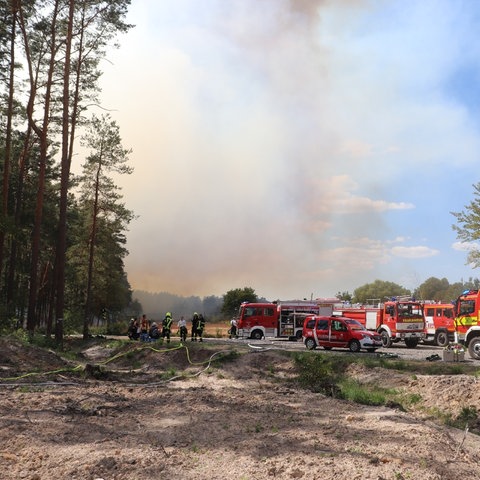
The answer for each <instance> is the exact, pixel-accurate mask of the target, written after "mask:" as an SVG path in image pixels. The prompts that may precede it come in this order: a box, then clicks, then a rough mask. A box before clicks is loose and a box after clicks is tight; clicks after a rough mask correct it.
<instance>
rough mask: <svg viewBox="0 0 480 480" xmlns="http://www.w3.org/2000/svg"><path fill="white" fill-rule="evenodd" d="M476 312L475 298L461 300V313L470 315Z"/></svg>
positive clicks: (459, 311)
mask: <svg viewBox="0 0 480 480" xmlns="http://www.w3.org/2000/svg"><path fill="white" fill-rule="evenodd" d="M474 312H475V300H460V308H459V309H458V313H459V315H468V314H470V313H474Z"/></svg>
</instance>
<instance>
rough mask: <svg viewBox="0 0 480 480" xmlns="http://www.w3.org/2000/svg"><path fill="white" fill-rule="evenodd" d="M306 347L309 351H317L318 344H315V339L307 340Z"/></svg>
mask: <svg viewBox="0 0 480 480" xmlns="http://www.w3.org/2000/svg"><path fill="white" fill-rule="evenodd" d="M305 346H306V347H307V348H308V349H309V350H315V348H316V347H317V344H316V343H315V340H314V339H313V338H307V339H306V340H305Z"/></svg>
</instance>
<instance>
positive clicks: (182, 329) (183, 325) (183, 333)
mask: <svg viewBox="0 0 480 480" xmlns="http://www.w3.org/2000/svg"><path fill="white" fill-rule="evenodd" d="M178 331H179V333H180V340H181V341H182V342H186V341H187V335H188V330H187V321H186V320H185V318H184V316H183V315H182V316H181V317H180V320H179V321H178Z"/></svg>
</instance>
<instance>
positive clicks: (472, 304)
mask: <svg viewBox="0 0 480 480" xmlns="http://www.w3.org/2000/svg"><path fill="white" fill-rule="evenodd" d="M479 304H480V291H479V290H466V291H465V292H463V293H462V294H461V295H460V296H459V297H458V298H457V300H456V302H455V307H454V314H455V336H456V341H458V342H461V343H464V344H465V346H466V347H467V348H468V353H469V354H470V357H472V358H473V359H475V360H480V320H479V312H478V311H479V307H480V305H479Z"/></svg>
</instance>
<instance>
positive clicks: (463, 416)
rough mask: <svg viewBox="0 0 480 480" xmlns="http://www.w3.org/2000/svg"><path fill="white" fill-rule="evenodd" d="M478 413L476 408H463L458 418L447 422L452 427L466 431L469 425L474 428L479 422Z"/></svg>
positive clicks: (450, 418) (449, 419)
mask: <svg viewBox="0 0 480 480" xmlns="http://www.w3.org/2000/svg"><path fill="white" fill-rule="evenodd" d="M478 420H479V418H478V411H477V409H476V408H475V407H473V406H470V407H463V408H462V410H461V411H460V413H459V414H458V416H457V417H456V418H452V417H449V418H448V419H447V421H446V424H447V425H450V426H451V427H455V428H460V429H464V428H465V427H466V426H467V425H468V426H470V427H471V426H472V425H475V424H476V423H477V422H478Z"/></svg>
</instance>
